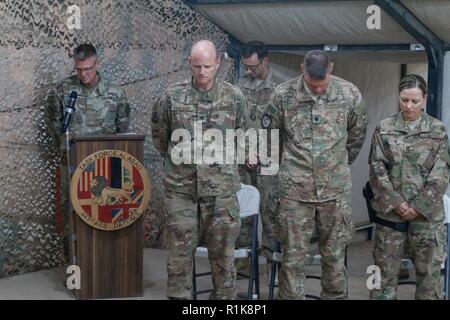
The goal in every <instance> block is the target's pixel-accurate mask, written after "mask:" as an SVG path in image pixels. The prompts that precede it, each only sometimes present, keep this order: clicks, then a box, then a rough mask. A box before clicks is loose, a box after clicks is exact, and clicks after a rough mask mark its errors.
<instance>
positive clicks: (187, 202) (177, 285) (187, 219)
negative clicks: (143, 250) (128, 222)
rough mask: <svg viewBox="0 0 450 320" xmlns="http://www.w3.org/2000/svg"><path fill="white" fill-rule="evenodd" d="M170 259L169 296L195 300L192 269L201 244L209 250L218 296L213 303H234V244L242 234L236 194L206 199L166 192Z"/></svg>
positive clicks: (168, 259) (168, 272)
mask: <svg viewBox="0 0 450 320" xmlns="http://www.w3.org/2000/svg"><path fill="white" fill-rule="evenodd" d="M166 196H167V197H166V200H167V208H168V217H167V224H168V230H169V256H168V258H167V275H168V280H167V296H168V297H169V298H177V299H192V272H193V270H192V267H193V257H194V253H195V250H196V248H197V246H198V245H199V244H201V245H205V246H206V247H207V248H208V259H209V263H210V266H211V273H212V281H213V286H214V292H213V293H212V295H211V296H210V298H211V299H234V298H235V296H236V288H235V281H236V269H235V267H234V253H233V251H234V244H235V242H236V238H237V236H238V234H239V229H240V218H239V204H238V201H237V196H236V195H235V194H233V195H229V196H223V197H203V198H199V199H198V201H197V202H194V201H193V199H192V197H191V196H189V195H184V194H179V193H174V192H170V191H166Z"/></svg>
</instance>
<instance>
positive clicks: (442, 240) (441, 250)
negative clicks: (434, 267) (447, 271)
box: [434, 226, 448, 263]
mask: <svg viewBox="0 0 450 320" xmlns="http://www.w3.org/2000/svg"><path fill="white" fill-rule="evenodd" d="M434 241H435V244H436V248H437V251H438V252H437V254H436V258H437V259H438V261H439V262H440V263H443V262H444V261H445V259H446V258H447V252H448V251H447V250H448V249H447V229H446V228H445V226H440V227H438V228H436V230H435V231H434Z"/></svg>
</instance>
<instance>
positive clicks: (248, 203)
mask: <svg viewBox="0 0 450 320" xmlns="http://www.w3.org/2000/svg"><path fill="white" fill-rule="evenodd" d="M236 195H237V198H238V201H239V208H240V210H239V215H240V216H241V218H245V217H249V216H252V215H255V214H259V201H260V195H259V191H258V189H256V188H255V187H254V186H251V185H248V184H241V189H240V190H239V191H238V192H237V193H236Z"/></svg>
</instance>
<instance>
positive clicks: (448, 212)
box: [444, 194, 450, 224]
mask: <svg viewBox="0 0 450 320" xmlns="http://www.w3.org/2000/svg"><path fill="white" fill-rule="evenodd" d="M444 212H445V223H447V224H450V197H449V196H448V195H446V194H444Z"/></svg>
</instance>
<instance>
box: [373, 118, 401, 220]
mask: <svg viewBox="0 0 450 320" xmlns="http://www.w3.org/2000/svg"><path fill="white" fill-rule="evenodd" d="M369 165H370V172H369V180H370V185H371V187H372V189H373V193H374V198H375V201H376V203H377V204H378V206H379V207H380V209H381V211H382V213H384V214H388V213H389V212H390V211H392V210H394V209H395V208H396V207H397V206H399V205H400V204H401V203H402V202H404V201H405V200H404V199H403V197H402V196H401V195H400V194H399V193H398V192H396V191H395V190H394V187H393V185H392V182H391V180H390V179H389V175H388V170H387V167H388V166H389V161H388V158H387V157H386V152H385V150H384V148H383V142H382V140H381V135H380V128H379V127H377V128H376V129H375V133H374V134H373V138H372V145H371V150H370V155H369Z"/></svg>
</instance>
